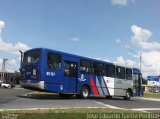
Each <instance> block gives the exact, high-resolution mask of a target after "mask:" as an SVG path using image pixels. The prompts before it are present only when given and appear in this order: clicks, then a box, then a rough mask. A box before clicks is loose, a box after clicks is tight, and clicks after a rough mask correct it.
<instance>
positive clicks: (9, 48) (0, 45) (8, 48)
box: [0, 21, 30, 54]
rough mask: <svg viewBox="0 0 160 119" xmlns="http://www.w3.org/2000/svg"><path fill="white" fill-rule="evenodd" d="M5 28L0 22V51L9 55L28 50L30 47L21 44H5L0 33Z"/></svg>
mask: <svg viewBox="0 0 160 119" xmlns="http://www.w3.org/2000/svg"><path fill="white" fill-rule="evenodd" d="M4 26H5V22H4V21H0V50H1V51H4V52H8V53H11V54H19V53H18V51H19V50H22V51H26V50H28V49H30V47H29V46H28V45H26V44H24V43H22V42H17V43H15V44H12V43H7V42H5V41H4V40H3V39H2V36H1V32H2V29H3V28H4Z"/></svg>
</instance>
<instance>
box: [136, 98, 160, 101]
mask: <svg viewBox="0 0 160 119" xmlns="http://www.w3.org/2000/svg"><path fill="white" fill-rule="evenodd" d="M134 98H136V99H141V100H150V101H160V99H156V98H144V97H134Z"/></svg>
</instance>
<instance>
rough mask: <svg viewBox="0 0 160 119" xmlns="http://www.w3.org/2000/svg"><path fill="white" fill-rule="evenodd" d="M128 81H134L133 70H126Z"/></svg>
mask: <svg viewBox="0 0 160 119" xmlns="http://www.w3.org/2000/svg"><path fill="white" fill-rule="evenodd" d="M126 79H127V80H132V69H129V68H126Z"/></svg>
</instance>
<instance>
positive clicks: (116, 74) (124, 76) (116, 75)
mask: <svg viewBox="0 0 160 119" xmlns="http://www.w3.org/2000/svg"><path fill="white" fill-rule="evenodd" d="M117 68H120V73H121V69H122V68H123V69H124V71H123V72H124V74H123V77H122V76H121V75H118V73H117ZM118 76H119V77H118ZM115 77H116V78H118V79H123V80H125V79H126V68H125V67H122V66H116V67H115Z"/></svg>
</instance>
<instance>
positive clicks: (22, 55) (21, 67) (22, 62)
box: [19, 50, 24, 68]
mask: <svg viewBox="0 0 160 119" xmlns="http://www.w3.org/2000/svg"><path fill="white" fill-rule="evenodd" d="M19 52H20V53H21V62H20V68H22V63H23V55H24V53H23V52H22V51H21V50H19Z"/></svg>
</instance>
